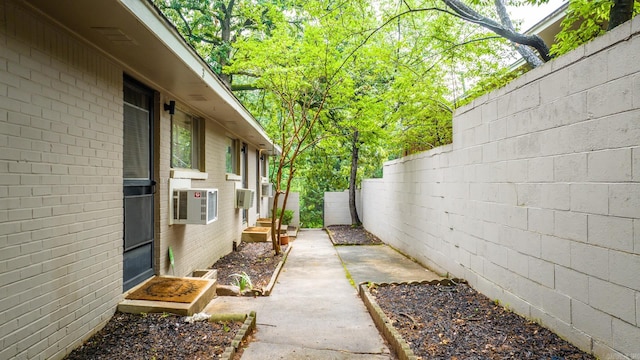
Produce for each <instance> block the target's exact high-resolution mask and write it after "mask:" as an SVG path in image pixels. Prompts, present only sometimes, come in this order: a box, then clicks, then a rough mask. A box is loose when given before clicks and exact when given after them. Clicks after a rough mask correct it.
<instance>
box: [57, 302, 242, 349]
mask: <svg viewBox="0 0 640 360" xmlns="http://www.w3.org/2000/svg"><path fill="white" fill-rule="evenodd" d="M184 319H185V317H183V316H177V315H170V314H153V313H152V314H125V313H116V314H115V315H114V316H113V317H112V318H111V320H110V321H109V322H108V323H107V325H106V326H105V327H104V328H103V329H102V330H100V331H99V332H98V333H96V334H95V335H93V336H92V337H91V338H89V340H87V341H86V342H85V343H84V344H83V345H82V346H81V347H79V348H77V349H75V350H73V352H72V353H71V354H69V355H68V356H67V357H66V358H65V359H69V360H76V359H77V360H80V359H95V360H100V359H105V360H112V359H131V360H137V359H141V360H142V359H145V360H149V359H158V360H160V359H185V360H186V359H211V358H213V357H216V356H219V355H221V354H222V353H223V352H224V349H225V348H226V347H228V346H231V341H232V340H233V338H234V336H235V335H236V333H237V332H238V330H239V329H240V327H241V326H242V323H241V322H229V323H225V324H220V323H213V322H209V321H197V322H194V323H187V322H185V321H184Z"/></svg>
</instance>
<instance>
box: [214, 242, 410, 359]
mask: <svg viewBox="0 0 640 360" xmlns="http://www.w3.org/2000/svg"><path fill="white" fill-rule="evenodd" d="M350 248H353V249H351V250H348V251H346V252H345V253H344V254H343V251H342V250H344V249H342V248H341V249H340V253H341V255H348V254H347V253H349V254H350V255H349V256H348V257H349V259H356V258H357V256H355V255H353V253H352V252H354V251H356V250H357V248H358V247H350ZM367 248H369V247H367ZM371 248H372V249H369V250H368V251H367V254H368V255H367V257H373V258H375V257H376V251H378V252H387V251H388V250H390V249H389V248H388V247H386V246H375V247H371ZM345 249H346V248H345ZM363 249H364V248H363ZM391 252H392V253H388V254H387V256H378V257H379V258H380V259H381V261H382V263H380V264H377V265H376V266H370V267H369V268H370V269H371V271H372V272H371V273H370V274H367V273H366V271H365V270H363V269H360V270H358V271H356V270H355V269H356V268H355V267H354V268H353V269H354V271H353V273H357V274H358V277H359V278H361V279H364V278H366V277H368V276H371V277H373V276H379V274H378V273H379V271H378V270H377V269H384V268H385V266H386V265H385V264H383V263H386V264H387V265H390V264H389V262H391V263H394V264H396V265H395V266H396V268H397V269H398V270H399V271H401V272H402V271H405V269H403V268H402V266H399V265H397V264H403V263H404V264H406V265H407V266H411V267H413V266H415V265H416V264H415V263H413V262H411V261H410V260H408V259H407V258H405V257H403V256H402V255H401V254H399V253H397V252H395V251H393V250H391ZM394 254H395V255H394ZM363 259H364V258H361V260H363ZM350 261H351V260H350ZM351 263H352V265H353V266H358V264H356V263H354V262H353V261H351ZM414 269H415V268H414ZM350 271H351V270H350ZM404 273H405V274H409V273H410V272H407V271H405V272H404ZM411 280H415V279H411ZM251 310H255V311H256V313H257V333H256V337H255V340H254V341H253V342H251V343H250V344H249V346H248V347H247V349H246V350H245V351H244V354H243V355H242V359H243V360H252V359H393V358H394V356H393V355H391V353H390V351H389V349H388V348H387V346H386V345H385V343H384V341H383V339H382V337H381V335H380V334H379V332H378V330H377V329H376V327H375V325H374V323H373V320H372V319H371V317H370V316H369V313H368V312H367V310H366V308H365V307H364V305H363V303H362V300H361V299H360V298H359V297H358V294H357V292H356V289H355V288H354V287H353V286H352V285H351V283H350V282H349V279H348V278H347V275H346V272H345V269H344V267H343V264H342V262H341V259H340V257H339V256H338V254H337V251H336V248H334V247H333V246H332V244H331V242H330V241H329V237H328V235H327V233H326V232H325V231H323V230H303V231H300V232H299V233H298V237H297V239H296V240H295V241H294V242H293V249H292V250H291V253H290V254H289V258H288V259H287V262H286V263H285V266H284V268H283V270H282V272H281V273H280V277H279V278H278V282H277V284H276V285H275V286H274V289H273V292H272V293H271V295H270V296H268V297H260V298H241V297H218V298H216V299H214V300H213V301H212V302H211V303H210V304H209V305H208V306H207V307H206V308H205V309H204V311H205V312H207V313H221V312H222V313H238V312H241V313H248V312H249V311H251Z"/></svg>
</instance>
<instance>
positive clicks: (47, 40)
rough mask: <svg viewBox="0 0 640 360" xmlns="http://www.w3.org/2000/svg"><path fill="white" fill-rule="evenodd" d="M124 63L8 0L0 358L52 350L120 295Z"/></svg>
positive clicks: (2, 40) (0, 153) (0, 44)
mask: <svg viewBox="0 0 640 360" xmlns="http://www.w3.org/2000/svg"><path fill="white" fill-rule="evenodd" d="M122 116H123V115H122V69H121V68H119V67H118V66H116V65H114V64H113V63H111V62H110V61H109V60H107V59H106V58H105V57H104V56H102V55H101V54H99V53H97V52H96V51H94V50H93V49H91V48H89V47H87V46H86V45H85V44H84V43H83V42H81V41H79V40H76V39H75V38H73V37H71V36H69V35H68V34H67V33H65V32H64V31H61V30H60V29H58V28H57V27H55V26H53V25H51V24H49V23H48V22H47V21H45V20H43V19H42V18H40V17H39V16H38V15H34V14H33V13H31V12H30V11H29V10H26V9H24V8H22V7H21V6H20V5H16V3H14V2H12V1H0V299H1V301H0V359H13V358H15V359H25V358H29V359H50V358H51V359H55V358H61V357H63V356H64V355H65V353H66V352H67V351H68V350H69V349H71V348H73V347H75V346H77V345H79V344H80V341H81V339H83V338H84V337H85V336H86V335H87V334H88V333H90V332H91V331H92V329H95V328H98V327H100V325H101V324H103V323H105V322H106V321H107V320H108V319H109V318H110V317H111V315H112V314H113V312H114V311H115V306H116V304H117V302H118V300H119V298H120V297H121V294H122V251H123V250H122V237H123V233H122V224H123V211H122V207H123V204H122V144H123V136H122V131H123V123H122Z"/></svg>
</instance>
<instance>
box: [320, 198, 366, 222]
mask: <svg viewBox="0 0 640 360" xmlns="http://www.w3.org/2000/svg"><path fill="white" fill-rule="evenodd" d="M356 208H357V209H358V215H359V216H362V214H361V213H360V211H361V210H362V201H361V197H360V190H358V191H356ZM323 212H324V220H323V221H324V226H330V225H351V211H350V210H349V190H345V191H332V192H325V193H324V208H323Z"/></svg>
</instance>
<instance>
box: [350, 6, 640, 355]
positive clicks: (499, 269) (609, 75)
mask: <svg viewBox="0 0 640 360" xmlns="http://www.w3.org/2000/svg"><path fill="white" fill-rule="evenodd" d="M639 32H640V18H637V19H635V20H634V21H633V22H629V23H627V24H624V25H622V26H620V27H619V28H616V29H615V30H614V31H612V32H610V33H609V34H607V35H605V36H603V37H601V38H599V39H597V40H595V41H593V42H591V43H589V44H587V45H586V46H583V47H581V48H579V49H577V50H575V51H574V52H572V53H570V54H568V55H566V56H563V57H561V58H559V59H557V60H554V61H552V62H550V63H548V64H545V65H544V66H543V67H542V68H539V69H536V70H534V71H531V72H529V73H528V74H526V75H525V76H523V77H522V78H520V79H517V80H515V81H513V82H512V83H510V84H509V85H508V86H507V87H505V88H503V89H500V90H498V91H495V92H493V93H491V94H488V95H486V96H484V97H482V98H480V99H477V100H476V101H474V102H473V103H472V104H470V105H469V106H467V107H465V108H462V109H460V110H458V111H457V113H456V116H455V118H454V123H453V129H454V136H453V143H452V144H450V145H448V146H444V147H441V148H437V149H434V150H432V151H429V152H425V153H421V154H416V155H412V156H409V157H405V158H402V159H398V160H395V161H391V162H388V163H386V164H385V166H384V178H383V179H375V180H366V181H364V184H363V189H362V198H363V221H364V225H365V227H366V228H367V229H368V230H369V231H371V232H372V233H374V234H376V235H377V236H379V237H380V238H381V239H383V240H384V241H385V242H387V243H389V244H391V245H392V246H395V247H397V248H398V249H400V250H401V251H403V252H405V253H407V254H409V255H411V256H413V257H415V258H416V259H418V260H419V261H421V262H422V263H424V264H425V265H428V266H430V267H432V268H434V269H435V270H437V271H439V272H441V273H448V274H449V275H451V276H456V277H463V278H465V279H467V280H468V281H469V282H470V284H471V285H472V286H473V287H474V288H476V289H478V290H479V291H481V292H482V293H484V294H486V295H487V296H489V297H490V298H494V299H499V300H500V301H501V302H503V303H504V304H507V305H508V306H509V307H511V308H512V309H514V310H515V311H516V312H518V313H520V314H523V315H525V316H528V317H530V318H532V319H536V320H539V321H541V322H542V323H543V324H544V325H545V326H547V327H549V328H551V329H553V330H554V331H556V332H557V333H559V334H560V335H562V336H564V337H566V338H567V339H569V340H570V341H572V342H573V343H575V344H576V345H577V346H579V347H580V348H582V349H584V350H587V351H592V352H593V353H595V354H596V355H598V356H600V357H602V358H605V359H618V358H620V359H624V358H634V359H640V328H639V325H640V34H639Z"/></svg>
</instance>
